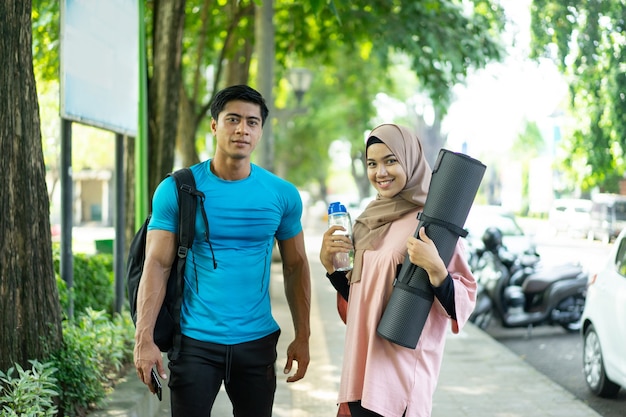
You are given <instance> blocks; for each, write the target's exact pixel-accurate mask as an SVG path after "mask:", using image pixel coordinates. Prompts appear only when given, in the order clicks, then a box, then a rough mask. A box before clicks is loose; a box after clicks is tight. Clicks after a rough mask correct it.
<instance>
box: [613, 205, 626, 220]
mask: <svg viewBox="0 0 626 417" xmlns="http://www.w3.org/2000/svg"><path fill="white" fill-rule="evenodd" d="M615 219H616V220H626V202H625V201H616V202H615Z"/></svg>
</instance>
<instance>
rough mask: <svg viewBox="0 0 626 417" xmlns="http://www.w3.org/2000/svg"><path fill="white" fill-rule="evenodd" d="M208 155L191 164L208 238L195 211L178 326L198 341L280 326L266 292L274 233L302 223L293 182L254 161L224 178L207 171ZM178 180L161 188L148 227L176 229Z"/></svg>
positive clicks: (232, 340) (241, 337)
mask: <svg viewBox="0 0 626 417" xmlns="http://www.w3.org/2000/svg"><path fill="white" fill-rule="evenodd" d="M209 163H210V160H209V161H206V162H202V163H200V164H197V165H194V166H192V167H191V171H192V172H193V174H194V177H195V180H196V187H197V188H198V190H200V191H202V192H203V193H204V194H205V197H206V198H205V201H204V207H205V210H206V214H207V219H208V222H209V233H208V235H209V240H210V241H211V245H212V246H213V253H214V254H215V262H216V263H217V268H216V269H214V265H213V256H212V254H211V250H210V248H209V244H208V243H207V242H206V240H204V236H205V225H204V221H203V219H202V214H201V211H200V210H199V209H198V210H196V234H195V238H194V244H193V247H192V250H191V251H190V252H189V253H188V255H187V265H186V267H185V290H184V297H183V306H182V310H181V331H182V333H183V334H184V335H185V336H188V337H191V338H193V339H196V340H200V341H205V342H213V343H220V344H228V345H230V344H237V343H243V342H249V341H252V340H256V339H259V338H261V337H264V336H267V335H268V334H270V333H273V332H274V331H276V330H278V328H279V327H278V324H277V323H276V321H275V320H274V318H273V317H272V312H271V303H270V295H269V286H270V267H271V263H272V249H273V247H274V238H276V239H278V240H286V239H290V238H292V237H294V236H296V235H297V234H298V233H300V231H301V230H302V224H301V216H302V200H301V199H300V194H299V193H298V190H297V189H296V187H294V186H293V185H292V184H290V183H289V182H287V181H285V180H283V179H281V178H279V177H277V176H276V175H274V174H272V173H271V172H269V171H267V170H265V169H263V168H261V167H259V166H256V165H254V164H253V165H252V170H251V173H250V176H249V177H247V178H244V179H242V180H237V181H226V180H223V179H221V178H219V177H217V176H215V175H214V174H213V173H212V172H211V170H210V168H209V167H210V165H209ZM174 184H175V181H174V179H173V178H171V177H168V178H166V179H165V180H163V181H162V182H161V184H159V186H158V187H157V189H156V191H155V193H154V197H153V203H152V206H153V208H152V218H151V220H150V224H149V226H148V229H149V230H154V229H157V230H166V231H169V232H172V233H178V200H177V197H176V189H175V185H174Z"/></svg>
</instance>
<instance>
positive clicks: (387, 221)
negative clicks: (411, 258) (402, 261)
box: [349, 124, 432, 283]
mask: <svg viewBox="0 0 626 417" xmlns="http://www.w3.org/2000/svg"><path fill="white" fill-rule="evenodd" d="M372 136H375V137H377V138H378V139H380V140H381V141H382V142H383V143H384V144H385V145H387V147H388V148H389V149H390V150H391V152H393V154H394V155H395V156H396V158H397V159H398V162H399V164H400V166H401V167H402V169H404V172H406V175H407V183H406V185H405V187H404V189H403V190H402V191H400V192H399V193H398V194H396V195H395V196H393V197H391V198H385V197H381V196H380V194H379V195H377V196H376V199H375V200H374V201H372V202H371V203H370V204H369V205H368V206H367V207H366V208H365V210H364V211H363V213H361V215H360V216H359V217H358V218H357V219H356V222H355V225H354V230H353V237H354V249H355V255H354V269H353V270H352V272H351V273H350V277H349V279H350V283H355V282H358V281H360V280H361V270H362V267H363V252H365V251H366V250H368V249H374V248H376V246H377V245H378V244H379V241H380V239H381V238H382V237H383V236H384V235H385V233H386V232H387V230H388V229H389V226H391V223H392V222H393V221H394V220H397V219H399V218H400V217H402V216H404V215H405V214H406V213H408V212H411V211H414V210H416V209H418V208H419V209H422V208H423V207H424V204H425V203H426V196H427V194H428V187H429V186H430V178H431V175H432V171H431V169H430V166H429V165H428V162H426V159H425V158H424V152H423V150H422V144H421V143H420V141H419V139H418V138H417V135H415V134H414V133H413V132H411V131H410V130H409V129H407V128H406V127H403V126H398V125H394V124H383V125H380V126H378V127H376V128H374V130H372V131H371V133H370V134H369V136H368V140H369V138H370V137H372ZM366 155H367V152H366Z"/></svg>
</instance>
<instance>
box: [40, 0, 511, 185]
mask: <svg viewBox="0 0 626 417" xmlns="http://www.w3.org/2000/svg"><path fill="white" fill-rule="evenodd" d="M35 1H36V2H37V3H38V4H40V6H39V7H40V9H41V13H42V16H43V14H47V15H46V16H48V15H49V14H52V15H54V13H56V14H57V16H58V7H57V8H55V7H54V6H51V5H49V4H48V2H45V1H44V0H35ZM53 3H54V2H53ZM174 4H178V5H181V4H184V7H185V9H184V12H185V13H184V17H182V18H183V19H184V21H183V22H182V28H183V30H182V33H181V32H179V31H178V28H180V27H181V26H180V25H179V23H181V22H180V20H178V19H180V18H181V17H180V14H177V13H176V14H170V15H169V16H175V19H174V20H172V21H171V22H175V23H176V28H177V30H175V31H172V32H171V33H170V35H169V36H172V37H173V39H171V40H170V43H169V44H168V45H170V46H172V45H173V46H175V45H178V43H177V42H178V38H176V37H177V36H179V35H180V45H181V47H180V50H179V51H178V50H171V49H168V47H166V46H163V45H161V46H159V42H165V40H164V39H165V38H164V37H163V36H158V32H157V31H155V27H157V26H156V25H158V24H159V23H158V22H160V21H161V20H159V15H158V14H159V13H160V12H162V11H163V10H166V9H167V8H168V7H171V6H172V7H173V5H174ZM258 4H259V1H253V0H224V1H219V2H214V1H209V0H186V1H183V2H180V1H176V2H174V1H173V0H153V1H151V2H148V3H147V5H148V7H147V8H146V27H147V31H146V34H147V38H148V39H149V41H148V42H147V43H146V44H147V46H148V60H147V62H148V76H149V85H150V94H151V96H150V100H149V101H150V106H151V110H150V129H151V131H150V143H151V147H150V155H151V160H150V166H149V170H150V173H149V177H150V185H149V190H153V189H154V187H155V185H156V182H157V181H158V180H159V179H160V178H162V177H163V175H164V173H165V172H167V171H168V170H169V169H171V165H172V164H173V147H174V141H172V137H173V134H171V132H172V130H171V128H169V127H168V128H167V129H166V127H167V126H170V127H171V123H172V122H173V121H176V122H175V125H176V134H175V136H176V138H177V140H176V144H177V149H178V152H179V155H181V157H182V165H191V164H193V163H195V162H197V161H198V160H199V159H200V158H199V154H198V149H201V148H202V147H203V146H207V144H205V143H204V140H205V138H206V137H207V133H208V132H209V130H208V126H209V125H208V123H207V122H208V121H209V119H210V115H209V114H207V111H208V108H209V105H210V102H211V98H212V95H213V94H214V92H216V91H217V90H219V89H220V88H222V87H224V86H226V85H230V84H235V83H249V84H251V85H253V86H254V85H255V83H256V84H258V82H259V80H257V79H256V76H257V75H256V72H255V70H256V68H255V63H256V62H257V60H258V59H259V57H258V56H255V49H254V47H255V42H258V40H256V36H255V35H256V32H255V13H257V12H258V9H259V7H258ZM171 10H173V9H171ZM46 22H53V23H56V21H55V19H53V18H50V17H46V18H42V19H41V25H39V24H38V25H37V33H38V34H41V39H40V40H39V41H38V42H37V47H36V48H35V49H36V50H35V53H36V57H37V58H38V60H41V61H42V62H43V61H46V62H49V63H50V64H51V66H52V67H54V65H58V58H55V57H58V55H55V54H56V53H57V51H56V47H57V46H58V39H55V37H54V35H47V34H45V33H44V32H43V31H41V30H40V29H41V28H43V27H45V25H46ZM273 22H274V28H275V36H274V39H275V45H274V51H275V57H274V59H275V64H276V65H275V71H274V72H275V81H274V86H275V87H274V88H275V96H276V97H277V100H278V102H277V103H276V104H277V107H278V109H280V108H281V106H280V105H281V104H285V101H284V100H283V102H282V103H281V102H280V100H281V99H280V97H285V94H286V92H287V91H288V90H289V87H288V84H286V83H285V82H283V81H282V80H284V76H285V74H286V73H287V71H288V69H289V68H290V67H293V66H306V67H309V68H312V69H313V68H314V69H315V70H314V73H315V74H314V75H315V81H314V85H313V87H312V89H311V91H310V93H308V94H307V97H308V98H310V99H314V100H313V101H311V100H310V101H309V106H308V107H309V112H308V113H307V115H306V117H296V118H294V119H293V121H294V122H295V123H296V124H295V125H292V126H291V128H289V129H286V130H285V131H284V132H282V131H277V132H276V135H277V145H276V146H277V150H276V154H277V156H279V158H277V160H280V161H282V162H279V163H280V164H282V166H280V167H277V169H282V170H283V172H285V170H287V171H286V172H285V175H286V176H287V177H291V174H290V172H291V171H294V170H297V171H300V172H297V173H294V174H293V177H294V178H318V176H319V173H320V171H322V170H321V169H320V165H319V164H314V163H311V164H308V163H307V164H293V163H291V162H289V158H288V157H289V156H290V155H285V154H284V153H282V151H281V150H280V149H278V148H280V147H283V148H284V149H290V148H294V147H295V146H302V140H303V137H306V138H308V139H307V143H308V144H310V145H312V147H313V148H314V149H328V144H329V141H330V140H331V138H333V139H343V140H347V141H350V142H352V143H353V149H354V151H353V155H352V156H353V158H354V165H358V164H359V163H362V161H361V160H360V159H359V158H361V155H360V151H361V145H362V143H361V139H362V135H363V132H364V131H366V130H368V129H371V128H372V127H373V126H371V124H372V120H373V118H374V116H375V115H376V109H375V108H374V106H373V104H372V103H373V101H374V98H375V97H376V94H378V93H379V92H380V91H385V92H387V93H391V94H398V95H400V96H404V97H407V96H410V95H412V94H416V93H420V94H426V95H427V96H428V97H430V100H431V101H432V104H433V106H434V107H435V108H436V111H437V114H438V115H439V120H441V119H442V118H443V117H444V116H445V114H446V112H447V107H448V105H449V103H450V100H451V99H452V98H451V91H452V87H453V86H454V85H455V84H457V83H459V82H463V80H464V78H465V76H466V75H467V73H468V71H470V70H471V69H476V68H481V67H483V66H485V65H486V64H487V63H488V62H490V61H492V60H499V59H500V58H501V57H502V54H503V48H502V45H501V44H500V40H499V34H500V32H501V31H502V28H503V26H504V13H503V10H502V8H501V7H500V6H499V4H498V3H496V2H493V1H488V0H471V1H461V0H429V1H419V2H416V1H414V0H391V1H389V0H375V1H371V0H355V1H351V2H337V1H332V0H330V1H322V0H310V1H307V2H301V1H295V0H275V1H274V19H273ZM160 25H161V26H162V25H163V22H162V21H161V23H160ZM46 50H47V51H51V52H52V53H51V54H49V55H42V54H41V52H42V51H46ZM159 51H161V52H159ZM166 51H169V52H168V54H169V55H168V56H169V58H168V60H167V62H169V63H168V64H167V65H169V68H170V69H169V70H165V69H163V70H160V69H159V67H160V66H163V65H166V63H165V62H164V61H163V60H159V59H158V54H159V53H161V54H163V53H165V52H166ZM400 55H401V56H404V57H406V59H407V60H408V62H409V66H410V68H411V71H412V72H413V73H414V77H415V79H416V80H417V82H416V84H415V86H414V87H413V86H412V87H411V91H409V90H408V89H407V88H406V86H404V85H399V86H395V85H394V84H393V82H392V81H391V77H390V76H389V74H390V69H392V68H393V67H394V66H395V65H396V62H395V59H396V58H395V57H397V56H400ZM176 56H178V59H179V60H180V63H181V66H180V70H179V69H177V67H175V66H173V63H175V62H176V61H173V59H174V58H175V57H176ZM47 68H50V66H48V67H47ZM164 68H165V67H164ZM159 74H163V75H161V76H159V77H161V78H159V80H160V81H158V82H157V79H156V78H155V77H156V76H158V75H159ZM165 74H167V75H165ZM176 80H178V81H176ZM165 82H167V83H168V84H169V87H167V88H168V90H170V89H171V90H173V89H174V88H175V89H176V92H177V97H174V96H173V95H172V92H171V91H170V92H169V93H167V95H166V94H165V90H164V88H165V84H164V83H165ZM318 83H319V84H318ZM176 85H179V87H176ZM159 86H160V87H159ZM414 89H415V90H416V91H413V90H414ZM417 90H419V91H417ZM318 93H319V94H321V95H322V96H319V95H317V94H318ZM156 97H160V100H162V101H161V104H156V103H155V102H154V101H155V98H156ZM166 103H167V106H168V107H167V110H165V109H166V107H165V105H166ZM175 103H178V108H177V109H176V110H175V109H174V108H173V107H174V104H175ZM292 103H293V102H291V103H289V104H290V105H291V104H292ZM272 104H274V103H272ZM322 106H323V108H322ZM326 109H335V110H337V111H336V112H335V115H336V117H337V118H336V119H335V120H334V121H333V123H332V125H333V126H334V128H333V130H332V131H329V129H328V126H329V124H328V118H327V117H325V116H324V115H323V113H325V111H326ZM284 114H285V113H284V112H283V115H284ZM326 114H327V115H330V112H328V113H326ZM340 117H342V118H340ZM284 122H285V120H275V121H274V123H278V125H277V127H280V128H283V129H284V128H285V126H286V125H285V124H284ZM298 123H302V124H303V125H302V126H300V125H298ZM294 129H295V130H294ZM165 130H167V132H165ZM424 131H425V132H426V130H424ZM168 132H169V133H168ZM298 132H300V133H299V134H298V135H297V136H292V133H298ZM302 132H306V133H307V134H306V135H305V136H303V134H302ZM429 134H430V133H429ZM432 134H433V136H436V137H437V138H436V139H435V142H442V141H444V140H445V137H443V136H442V135H440V134H438V133H437V132H432ZM319 136H323V138H324V139H323V140H315V139H313V138H315V137H319ZM308 141H310V142H308ZM439 145H440V146H441V145H443V143H439ZM280 155H282V156H280ZM308 155H309V156H310V155H312V152H309V153H308ZM322 156H323V157H324V158H325V161H327V162H328V158H326V155H325V154H323V155H322ZM314 159H316V158H314ZM359 171H360V170H359V169H358V168H357V169H356V170H355V173H356V174H357V175H358V172H359ZM313 174H314V175H313ZM364 179H365V178H364V177H361V178H360V180H361V181H363V180H364ZM357 182H360V181H359V178H357ZM366 186H367V184H366V182H365V181H363V187H366ZM149 192H150V191H149Z"/></svg>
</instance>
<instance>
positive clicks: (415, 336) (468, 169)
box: [377, 149, 487, 349]
mask: <svg viewBox="0 0 626 417" xmlns="http://www.w3.org/2000/svg"><path fill="white" fill-rule="evenodd" d="M486 168H487V167H486V166H485V165H483V164H482V163H481V162H480V161H478V160H476V159H473V158H471V157H469V156H467V155H464V154H460V153H455V152H451V151H448V150H446V149H441V150H440V151H439V155H438V157H437V161H436V162H435V167H434V168H433V175H432V178H431V180H430V188H429V191H428V197H427V198H426V203H425V204H424V210H423V212H422V213H419V215H418V216H417V218H418V219H419V224H418V226H417V229H416V230H415V235H414V236H415V237H418V233H419V230H420V228H421V227H422V226H425V227H426V233H427V235H428V237H429V238H430V239H432V241H433V242H434V243H435V246H436V247H437V250H438V251H439V255H440V256H441V259H442V260H443V261H444V263H445V264H446V265H448V263H450V259H451V258H452V255H453V253H454V249H455V247H456V244H457V241H458V239H459V236H462V237H465V236H466V235H467V232H466V231H465V230H464V229H463V226H464V225H465V220H467V215H468V213H469V211H470V208H471V207H472V204H473V202H474V198H475V197H476V192H477V191H478V187H479V186H480V182H481V181H482V178H483V175H484V173H485V169H486ZM434 298H435V295H434V292H433V289H432V287H431V286H430V281H429V280H428V274H427V273H426V271H425V270H424V269H423V268H421V267H419V266H417V265H414V264H412V263H411V261H410V259H409V257H408V256H407V257H406V258H405V260H404V264H403V265H402V268H401V270H400V275H399V276H398V278H397V280H396V281H395V283H394V288H393V290H392V292H391V297H390V299H389V303H388V304H387V307H386V308H385V311H384V312H383V316H382V318H381V320H380V322H379V323H378V328H377V333H378V334H379V335H380V336H381V337H384V338H385V339H387V340H389V341H391V342H393V343H395V344H397V345H400V346H404V347H407V348H411V349H415V347H416V346H417V342H418V340H419V338H420V335H421V334H422V330H423V329H424V324H425V323H426V319H427V318H428V313H429V312H430V308H431V306H432V303H433V301H434Z"/></svg>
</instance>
